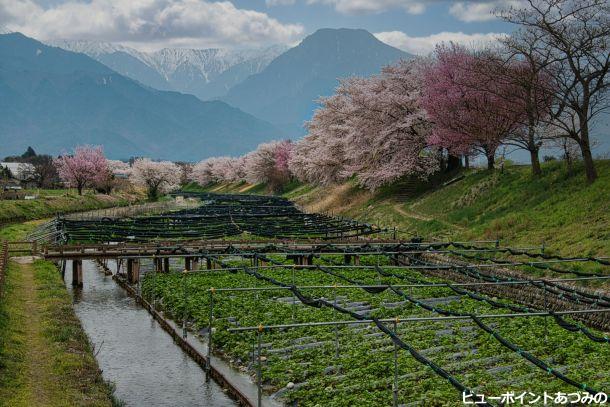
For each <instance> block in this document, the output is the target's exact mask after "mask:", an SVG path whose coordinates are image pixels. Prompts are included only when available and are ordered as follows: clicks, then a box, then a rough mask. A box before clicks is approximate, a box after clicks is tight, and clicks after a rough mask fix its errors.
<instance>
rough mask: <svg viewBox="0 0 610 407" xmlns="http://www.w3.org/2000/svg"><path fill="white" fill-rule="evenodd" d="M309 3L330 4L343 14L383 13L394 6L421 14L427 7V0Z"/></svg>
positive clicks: (315, 0) (314, 0)
mask: <svg viewBox="0 0 610 407" xmlns="http://www.w3.org/2000/svg"><path fill="white" fill-rule="evenodd" d="M428 1H429V0H428ZM307 3H308V4H315V3H322V4H328V5H331V6H333V7H334V8H335V10H337V11H338V12H339V13H342V14H369V13H381V12H383V11H387V10H390V9H393V8H402V9H404V10H405V11H406V12H407V13H409V14H421V13H423V12H424V11H425V9H426V1H425V0H307Z"/></svg>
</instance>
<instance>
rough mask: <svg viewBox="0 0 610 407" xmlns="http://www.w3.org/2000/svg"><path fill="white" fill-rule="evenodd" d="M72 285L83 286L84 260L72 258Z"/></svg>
mask: <svg viewBox="0 0 610 407" xmlns="http://www.w3.org/2000/svg"><path fill="white" fill-rule="evenodd" d="M72 286H74V287H79V288H82V287H83V261H82V260H72Z"/></svg>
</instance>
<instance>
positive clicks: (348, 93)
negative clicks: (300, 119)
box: [290, 61, 438, 189]
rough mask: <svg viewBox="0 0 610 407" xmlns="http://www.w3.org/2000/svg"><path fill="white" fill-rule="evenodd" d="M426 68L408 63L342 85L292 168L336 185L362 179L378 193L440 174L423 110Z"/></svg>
mask: <svg viewBox="0 0 610 407" xmlns="http://www.w3.org/2000/svg"><path fill="white" fill-rule="evenodd" d="M420 75H421V74H420V62H418V61H410V62H406V61H402V62H400V63H398V64H396V65H393V66H389V67H386V68H384V69H383V71H382V72H381V74H380V75H376V76H373V77H370V78H349V79H345V80H343V81H342V82H341V84H340V86H339V87H338V88H337V90H336V94H335V95H334V96H332V97H329V98H325V99H322V101H321V103H322V106H321V108H320V109H319V110H317V111H316V113H315V114H314V117H313V119H312V121H311V122H310V123H309V124H308V129H309V135H308V136H307V137H305V139H304V140H302V141H301V142H299V143H298V144H297V146H296V148H295V154H294V156H293V158H292V159H291V160H290V168H291V170H292V171H293V173H294V174H295V175H296V176H297V177H298V178H299V179H301V180H304V181H309V182H317V183H321V184H329V183H335V182H338V181H342V180H345V179H346V178H349V177H351V176H353V175H355V176H356V178H357V180H358V182H359V183H360V185H362V186H364V187H366V188H369V189H376V188H379V187H380V186H382V185H384V184H387V183H390V182H392V181H394V180H396V179H398V178H400V177H402V176H419V177H423V178H425V177H427V176H428V175H429V174H431V173H432V172H434V171H436V169H437V168H438V165H437V160H436V159H435V158H434V157H433V156H432V154H431V153H430V152H429V151H428V150H427V145H426V140H427V137H428V134H429V131H430V123H429V122H428V120H427V116H426V113H425V111H424V110H423V108H422V106H421V105H420V99H421V80H420Z"/></svg>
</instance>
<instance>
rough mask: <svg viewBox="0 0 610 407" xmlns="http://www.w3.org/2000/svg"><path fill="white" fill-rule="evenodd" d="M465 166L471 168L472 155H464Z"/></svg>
mask: <svg viewBox="0 0 610 407" xmlns="http://www.w3.org/2000/svg"><path fill="white" fill-rule="evenodd" d="M464 168H466V169H467V170H469V169H470V157H468V154H466V155H465V156H464Z"/></svg>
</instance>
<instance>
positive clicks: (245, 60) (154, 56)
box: [49, 40, 288, 100]
mask: <svg viewBox="0 0 610 407" xmlns="http://www.w3.org/2000/svg"><path fill="white" fill-rule="evenodd" d="M49 45H53V46H57V47H60V48H62V49H65V50H67V51H72V52H81V53H83V54H86V55H88V56H90V57H91V58H93V59H96V60H97V61H99V62H101V63H103V64H104V65H106V66H108V67H110V68H112V69H113V70H115V71H116V72H118V73H120V74H121V75H123V76H127V77H128V78H132V79H135V80H137V81H139V82H141V83H143V84H144V85H148V86H150V87H153V88H155V89H160V90H174V91H178V92H182V93H190V94H192V95H195V96H197V97H198V98H200V99H202V100H209V99H214V98H218V97H221V96H224V95H225V94H226V93H227V91H228V90H229V89H230V88H231V87H233V86H235V85H236V84H238V83H240V82H242V81H243V80H245V79H246V78H247V77H248V76H250V75H253V74H256V73H259V72H261V71H262V70H263V69H265V68H266V67H267V65H269V63H270V62H271V61H272V60H273V59H275V58H276V57H277V56H278V55H280V54H282V53H283V52H285V51H286V50H287V49H288V47H286V46H283V45H276V46H271V47H267V48H261V49H246V50H236V51H232V50H227V49H218V48H211V49H183V48H164V49H162V50H160V51H157V52H141V51H138V50H135V49H133V48H129V47H125V46H122V45H118V44H111V43H106V42H95V41H66V40H58V41H51V42H49Z"/></svg>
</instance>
